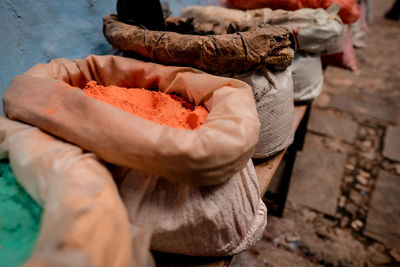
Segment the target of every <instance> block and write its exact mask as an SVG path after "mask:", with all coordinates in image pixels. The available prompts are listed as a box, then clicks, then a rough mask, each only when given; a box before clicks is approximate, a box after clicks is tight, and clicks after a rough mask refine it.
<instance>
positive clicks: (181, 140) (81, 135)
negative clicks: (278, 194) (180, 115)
mask: <svg viewBox="0 0 400 267" xmlns="http://www.w3.org/2000/svg"><path fill="white" fill-rule="evenodd" d="M90 80H96V81H98V82H99V83H100V84H102V85H106V86H107V85H118V86H124V87H143V88H153V89H158V90H160V91H162V92H166V93H177V94H178V95H181V96H182V97H184V98H186V99H188V100H189V101H190V102H194V103H196V104H202V103H204V105H205V106H206V108H207V109H208V110H209V112H210V113H209V115H208V117H207V119H206V121H205V123H204V125H203V126H202V127H201V128H200V129H199V130H185V129H175V128H171V127H169V126H166V125H159V124H157V123H154V122H152V121H148V120H145V119H142V118H139V117H137V116H135V115H132V114H129V113H127V112H124V111H122V110H119V109H117V108H115V107H113V106H111V105H108V104H106V103H103V102H100V101H97V100H95V99H92V98H89V97H87V96H85V95H84V93H83V92H82V90H81V88H83V86H84V85H85V84H86V82H87V81H90ZM3 102H4V112H5V114H6V115H7V117H9V118H11V119H14V120H20V121H24V122H26V123H29V124H32V125H35V126H37V127H39V128H41V129H43V130H45V131H47V132H50V133H52V134H54V135H56V136H58V137H61V138H63V139H65V140H67V141H69V142H71V143H74V144H77V145H79V146H80V147H82V148H84V149H86V150H88V151H91V152H94V153H95V154H97V155H98V156H99V157H100V158H102V159H104V160H106V161H108V162H110V163H114V164H116V165H120V166H125V167H129V168H134V169H137V170H141V171H145V172H146V173H150V174H154V175H157V176H163V177H166V178H168V179H170V180H171V181H175V182H180V183H186V184H192V185H211V184H218V183H222V182H224V181H226V180H227V179H229V178H231V177H232V176H233V175H234V174H236V173H237V172H239V171H241V170H242V169H243V168H244V167H245V165H246V163H247V162H248V160H249V159H250V157H251V155H252V154H253V151H254V146H255V144H256V143H257V140H258V133H259V128H260V122H259V119H258V115H257V111H256V107H255V103H254V98H253V94H252V90H251V88H250V87H249V86H248V85H247V84H245V83H243V82H241V81H238V80H235V79H229V78H222V77H216V76H212V75H208V74H205V73H202V72H200V71H198V70H194V69H191V68H179V67H166V66H162V65H158V64H153V63H145V62H142V61H138V60H134V59H129V58H121V57H115V56H89V57H87V58H86V59H83V60H74V61H70V60H66V59H57V60H54V61H52V62H51V63H49V64H38V65H36V66H35V67H33V68H32V69H30V70H28V71H27V72H26V73H24V74H23V75H20V76H17V77H16V78H15V79H14V80H13V81H12V82H11V85H10V87H9V89H8V91H7V92H6V93H5V94H4V96H3Z"/></svg>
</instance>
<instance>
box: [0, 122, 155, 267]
mask: <svg viewBox="0 0 400 267" xmlns="http://www.w3.org/2000/svg"><path fill="white" fill-rule="evenodd" d="M0 137H1V139H0V142H1V143H0V158H2V159H3V158H6V157H8V158H9V160H10V164H11V167H12V170H13V172H14V174H15V177H16V178H17V180H18V182H19V183H20V184H21V185H22V186H23V187H24V188H25V189H26V191H27V192H28V193H29V194H30V196H31V197H32V198H34V199H35V200H36V202H37V203H39V204H40V205H41V206H42V207H43V215H42V222H41V229H40V234H39V238H38V241H37V243H36V245H35V248H34V251H33V254H32V256H31V258H30V259H29V260H28V261H27V262H26V263H25V264H24V266H49V267H50V266H74V267H76V266H82V267H87V266H105V267H106V266H121V267H125V266H137V267H141V266H145V264H146V262H148V260H149V254H148V247H149V241H150V235H151V232H150V231H147V233H146V234H142V235H139V234H137V233H136V235H135V236H131V229H130V225H129V219H128V216H127V212H126V209H125V207H124V205H123V203H122V201H121V199H120V197H119V194H118V190H117V187H116V185H115V182H114V180H113V178H112V176H111V173H110V172H109V171H108V170H107V169H106V168H105V167H104V166H103V165H102V164H101V163H100V162H99V159H98V158H97V157H96V156H95V155H94V154H92V153H83V151H82V149H80V148H79V147H77V146H74V145H71V144H69V143H65V142H63V141H60V140H58V139H56V138H54V137H52V136H50V135H48V134H45V133H44V132H42V131H41V130H39V129H38V128H36V127H32V126H29V125H26V124H23V123H19V122H16V121H11V120H8V119H6V118H4V117H0ZM143 233H145V232H143ZM133 249H135V257H133V254H132V251H133ZM149 262H151V261H149Z"/></svg>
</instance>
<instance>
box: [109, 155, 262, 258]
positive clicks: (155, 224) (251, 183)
mask: <svg viewBox="0 0 400 267" xmlns="http://www.w3.org/2000/svg"><path fill="white" fill-rule="evenodd" d="M113 175H114V177H115V178H116V179H117V183H118V184H119V191H120V194H121V197H122V199H123V201H124V203H125V205H126V207H127V210H128V214H129V218H130V220H131V222H132V223H133V224H134V225H135V226H137V227H138V228H140V227H146V226H149V225H150V226H151V227H152V230H153V235H152V242H151V248H152V249H154V250H158V251H163V252H169V253H178V254H186V255H191V256H226V255H234V254H238V253H240V252H243V251H245V250H247V249H249V248H250V247H251V246H253V245H254V244H255V242H256V241H258V240H259V239H260V238H261V236H262V233H263V231H264V228H265V226H266V223H267V210H266V207H265V205H264V203H263V201H262V200H261V198H260V196H259V195H260V192H259V187H258V180H257V175H256V173H255V170H254V166H253V163H252V162H251V160H250V161H249V162H248V163H247V165H246V167H245V168H243V169H242V170H241V171H239V172H238V173H236V174H235V175H233V176H232V177H231V178H230V179H229V180H228V181H227V182H225V183H223V184H220V185H215V186H207V187H194V186H189V185H182V184H177V183H173V182H170V181H168V180H166V179H164V178H162V177H158V176H154V175H149V174H146V173H143V172H139V171H136V170H133V169H127V168H122V167H117V168H116V169H115V170H114V171H113Z"/></svg>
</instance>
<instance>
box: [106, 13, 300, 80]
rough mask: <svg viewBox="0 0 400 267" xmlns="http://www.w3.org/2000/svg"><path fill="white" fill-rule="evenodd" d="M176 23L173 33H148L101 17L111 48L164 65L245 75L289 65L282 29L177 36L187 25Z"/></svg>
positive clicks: (288, 43)
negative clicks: (262, 69)
mask: <svg viewBox="0 0 400 267" xmlns="http://www.w3.org/2000/svg"><path fill="white" fill-rule="evenodd" d="M179 19H180V20H181V21H183V20H185V18H178V20H179ZM188 21H190V19H189V20H188ZM179 23H180V22H179V21H178V22H177V24H175V26H176V27H175V30H176V31H157V30H147V29H144V28H141V27H140V26H136V25H131V24H127V23H125V22H123V21H121V20H120V19H119V18H118V16H117V15H115V14H111V15H108V16H105V17H104V18H103V33H104V36H105V38H106V40H107V41H108V42H109V43H110V44H111V45H112V46H113V47H114V48H117V49H119V50H122V51H124V52H129V53H132V52H133V53H134V55H139V56H140V57H141V58H145V59H146V60H149V61H153V62H157V63H161V64H165V65H175V66H188V67H195V68H197V69H201V70H203V71H206V72H209V73H212V74H226V73H244V72H247V71H251V70H254V69H257V68H262V67H267V68H269V69H272V70H283V69H286V68H287V67H288V66H289V65H290V64H291V63H292V59H293V55H294V48H295V42H294V37H293V36H292V35H293V34H292V33H291V31H290V30H288V29H286V28H284V27H280V26H268V27H254V28H249V29H248V30H247V31H239V32H233V33H223V34H207V35H195V34H187V32H185V30H183V31H184V32H183V33H179V28H181V30H182V29H186V28H185V27H186V26H187V24H185V22H182V23H183V24H181V26H179ZM182 25H183V26H182ZM228 30H229V29H228ZM177 31H178V32H177Z"/></svg>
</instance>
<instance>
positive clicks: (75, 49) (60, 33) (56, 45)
mask: <svg viewBox="0 0 400 267" xmlns="http://www.w3.org/2000/svg"><path fill="white" fill-rule="evenodd" d="M115 6H116V0H86V1H85V0H65V1H59V0H0V94H1V95H3V93H4V92H5V90H6V89H7V88H8V86H9V83H10V81H11V80H12V78H13V77H15V76H16V75H18V74H21V73H23V72H24V71H26V70H27V69H29V68H30V67H32V66H33V65H35V64H36V63H39V62H44V63H45V62H48V61H50V60H51V59H53V58H58V57H65V58H69V59H75V58H82V57H86V56H87V55H89V54H91V53H93V54H107V53H109V52H110V51H111V46H110V45H108V43H107V41H106V40H105V39H104V37H103V33H102V17H103V16H105V15H108V14H110V13H115ZM1 111H2V108H1Z"/></svg>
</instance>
